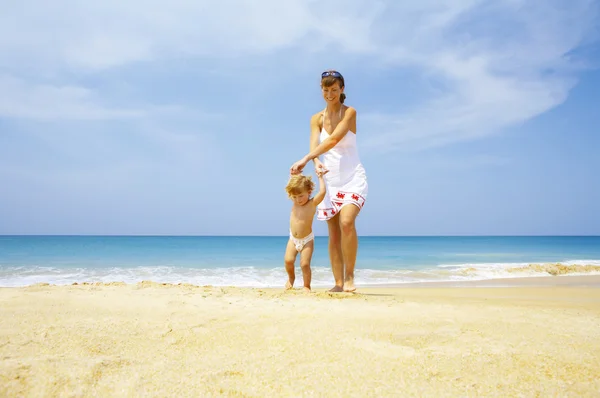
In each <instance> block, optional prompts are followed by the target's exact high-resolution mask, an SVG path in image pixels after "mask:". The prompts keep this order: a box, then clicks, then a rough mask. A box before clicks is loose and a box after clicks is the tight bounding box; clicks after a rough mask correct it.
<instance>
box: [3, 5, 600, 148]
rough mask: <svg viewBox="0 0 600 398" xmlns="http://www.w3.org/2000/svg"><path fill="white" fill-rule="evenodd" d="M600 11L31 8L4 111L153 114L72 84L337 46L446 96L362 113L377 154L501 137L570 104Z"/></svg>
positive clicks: (7, 53)
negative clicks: (580, 56) (183, 64)
mask: <svg viewBox="0 0 600 398" xmlns="http://www.w3.org/2000/svg"><path fill="white" fill-rule="evenodd" d="M596 12H597V5H596V3H595V2H594V1H592V0H571V1H569V2H565V1H563V0H547V1H543V2H526V1H524V0H504V1H483V0H442V1H439V0H421V1H420V2H405V1H404V2H400V1H395V0H387V1H383V0H380V1H373V0H346V1H342V0H334V1H328V2H320V1H317V0H287V1H285V2H284V1H276V0H262V1H251V0H222V1H212V0H204V1H198V0H173V1H171V2H162V1H158V0H147V1H135V0H132V1H127V2H123V1H117V0H106V1H102V2H79V1H75V0H62V1H59V2H52V3H48V2H43V1H40V0H23V1H21V2H12V3H11V4H10V5H4V6H3V12H2V13H1V14H0V67H2V68H3V69H4V70H5V71H7V72H6V73H8V74H10V76H13V77H9V78H7V77H5V78H2V79H0V89H6V90H8V91H4V90H3V98H2V99H1V100H0V101H1V102H0V115H4V116H10V117H29V118H52V117H54V118H64V119H69V118H84V119H102V118H122V117H136V116H142V117H143V115H144V114H145V113H147V112H148V111H149V110H148V109H146V108H141V109H140V108H139V107H137V106H133V107H131V108H132V109H121V108H119V109H114V108H111V107H110V106H108V105H106V104H109V103H110V100H109V99H104V98H101V97H100V95H99V94H98V93H97V92H94V91H93V90H92V89H90V88H86V87H79V86H77V85H76V84H73V83H72V82H71V80H70V76H79V75H86V74H89V73H96V72H99V71H103V70H106V69H110V68H119V67H122V66H127V65H131V64H134V63H137V62H151V61H155V60H161V61H165V60H168V59H169V58H182V57H183V58H185V57H190V58H194V57H197V56H202V57H211V58H229V57H231V58H239V57H243V56H245V55H249V54H260V55H261V56H264V57H269V56H271V55H272V54H273V53H276V52H277V51H278V50H281V49H286V48H292V47H294V48H296V49H297V51H305V52H315V51H317V52H318V51H323V50H324V49H334V50H335V51H337V52H338V53H339V54H340V56H342V55H344V54H350V55H352V56H359V59H361V58H360V57H361V56H362V57H363V58H362V59H365V60H367V59H368V60H369V62H375V63H378V64H379V65H380V66H382V67H388V68H398V67H403V68H411V69H414V70H415V71H416V73H418V74H419V75H420V76H422V78H423V79H425V80H427V79H432V80H435V81H436V82H437V83H439V84H440V86H441V87H443V88H439V89H437V91H432V92H431V93H430V100H429V101H427V102H425V103H422V104H417V105H416V106H414V107H413V108H412V109H408V110H406V109H398V110H397V111H396V112H392V113H389V114H374V113H371V114H370V115H368V114H364V113H361V117H362V118H363V119H362V120H363V121H364V123H361V125H362V126H363V127H362V128H364V129H365V130H368V131H370V132H380V133H379V134H378V135H374V134H372V133H369V136H371V137H372V139H370V140H369V141H368V142H365V144H366V145H367V146H368V147H370V149H372V150H381V149H382V148H385V149H386V150H397V149H410V150H414V149H420V148H426V147H431V146H437V145H443V144H446V143H449V142H455V141H460V140H464V139H470V138H473V137H478V136H483V135H486V134H490V133H494V132H496V131H499V130H501V129H502V128H504V127H506V126H510V125H512V124H514V123H519V122H522V121H526V120H528V119H531V118H532V117H535V116H537V115H539V114H541V113H543V112H546V111H547V110H549V109H552V108H553V107H555V106H556V105H558V104H560V103H562V102H563V101H564V100H565V99H566V98H567V96H568V93H569V90H570V89H571V88H572V87H573V85H574V84H575V83H576V79H575V74H574V71H575V69H576V66H578V65H577V64H576V63H575V61H573V60H572V59H570V58H569V57H568V54H569V52H570V51H572V50H573V49H575V48H576V47H577V46H578V45H579V44H580V43H581V42H582V41H583V40H585V39H586V37H587V34H588V33H589V30H590V28H591V27H593V26H594V22H595V21H597V14H596ZM24 27H26V28H24ZM550 72H552V73H550ZM365 73H369V72H365ZM4 92H8V93H10V94H11V99H7V97H8V96H7V95H4Z"/></svg>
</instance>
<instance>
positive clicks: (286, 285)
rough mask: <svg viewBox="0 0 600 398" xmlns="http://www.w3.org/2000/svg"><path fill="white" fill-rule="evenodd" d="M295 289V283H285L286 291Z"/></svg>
mask: <svg viewBox="0 0 600 398" xmlns="http://www.w3.org/2000/svg"><path fill="white" fill-rule="evenodd" d="M293 287H294V281H291V280H289V279H288V281H287V282H286V283H285V290H290V289H291V288H293Z"/></svg>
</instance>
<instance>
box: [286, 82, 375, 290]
mask: <svg viewBox="0 0 600 398" xmlns="http://www.w3.org/2000/svg"><path fill="white" fill-rule="evenodd" d="M344 88H345V83H344V77H343V76H342V75H341V73H339V72H337V71H334V70H328V71H325V72H323V73H322V75H321V89H322V91H323V98H324V99H325V103H326V107H325V109H324V110H323V111H322V112H319V113H316V114H315V115H313V116H312V117H311V119H310V128H311V136H310V152H309V153H308V154H307V155H306V156H304V157H303V158H302V159H301V160H299V161H298V162H296V163H294V164H293V165H292V167H291V168H290V172H291V173H292V174H298V173H300V172H302V169H304V167H305V166H306V164H307V163H308V162H310V161H311V160H313V161H314V164H315V170H316V173H317V174H320V173H322V172H323V171H325V170H328V171H329V172H328V173H327V174H325V175H324V179H325V185H326V187H327V194H326V196H325V199H324V200H323V202H321V204H319V206H318V208H317V219H319V220H326V221H327V226H328V229H329V258H330V260H331V268H332V271H333V277H334V279H335V286H334V287H333V288H332V289H331V290H330V291H331V292H341V291H346V292H353V291H355V290H356V287H355V285H354V265H355V263H356V253H357V250H358V236H357V234H356V226H355V221H356V217H357V216H358V213H359V212H360V209H362V207H363V206H364V204H365V200H366V198H367V191H368V184H367V175H366V172H365V169H364V167H363V165H362V163H361V162H360V158H359V156H358V150H357V146H356V110H355V109H354V108H352V107H349V106H346V105H344V100H345V99H346V94H344ZM321 155H323V162H322V163H321V161H320V160H319V156H321ZM344 266H345V268H344ZM344 271H345V273H344Z"/></svg>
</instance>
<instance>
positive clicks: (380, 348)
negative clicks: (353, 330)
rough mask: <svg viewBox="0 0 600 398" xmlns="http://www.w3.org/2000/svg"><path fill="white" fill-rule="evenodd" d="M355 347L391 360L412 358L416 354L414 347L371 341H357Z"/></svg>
mask: <svg viewBox="0 0 600 398" xmlns="http://www.w3.org/2000/svg"><path fill="white" fill-rule="evenodd" d="M355 347H356V348H358V349H361V350H365V351H369V352H370V353H372V354H375V355H377V356H382V357H389V358H398V357H412V356H413V355H415V354H416V350H415V349H414V348H412V347H408V346H404V345H398V344H393V343H388V342H385V341H375V340H370V339H361V338H359V339H356V342H355Z"/></svg>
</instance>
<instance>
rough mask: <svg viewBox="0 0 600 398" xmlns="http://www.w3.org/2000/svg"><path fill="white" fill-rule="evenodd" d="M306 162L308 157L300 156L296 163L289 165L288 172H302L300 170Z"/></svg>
mask: <svg viewBox="0 0 600 398" xmlns="http://www.w3.org/2000/svg"><path fill="white" fill-rule="evenodd" d="M306 163H308V159H306V158H302V159H300V160H299V161H297V162H296V163H294V164H293V165H292V167H290V174H300V173H302V170H303V169H304V166H306Z"/></svg>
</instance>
